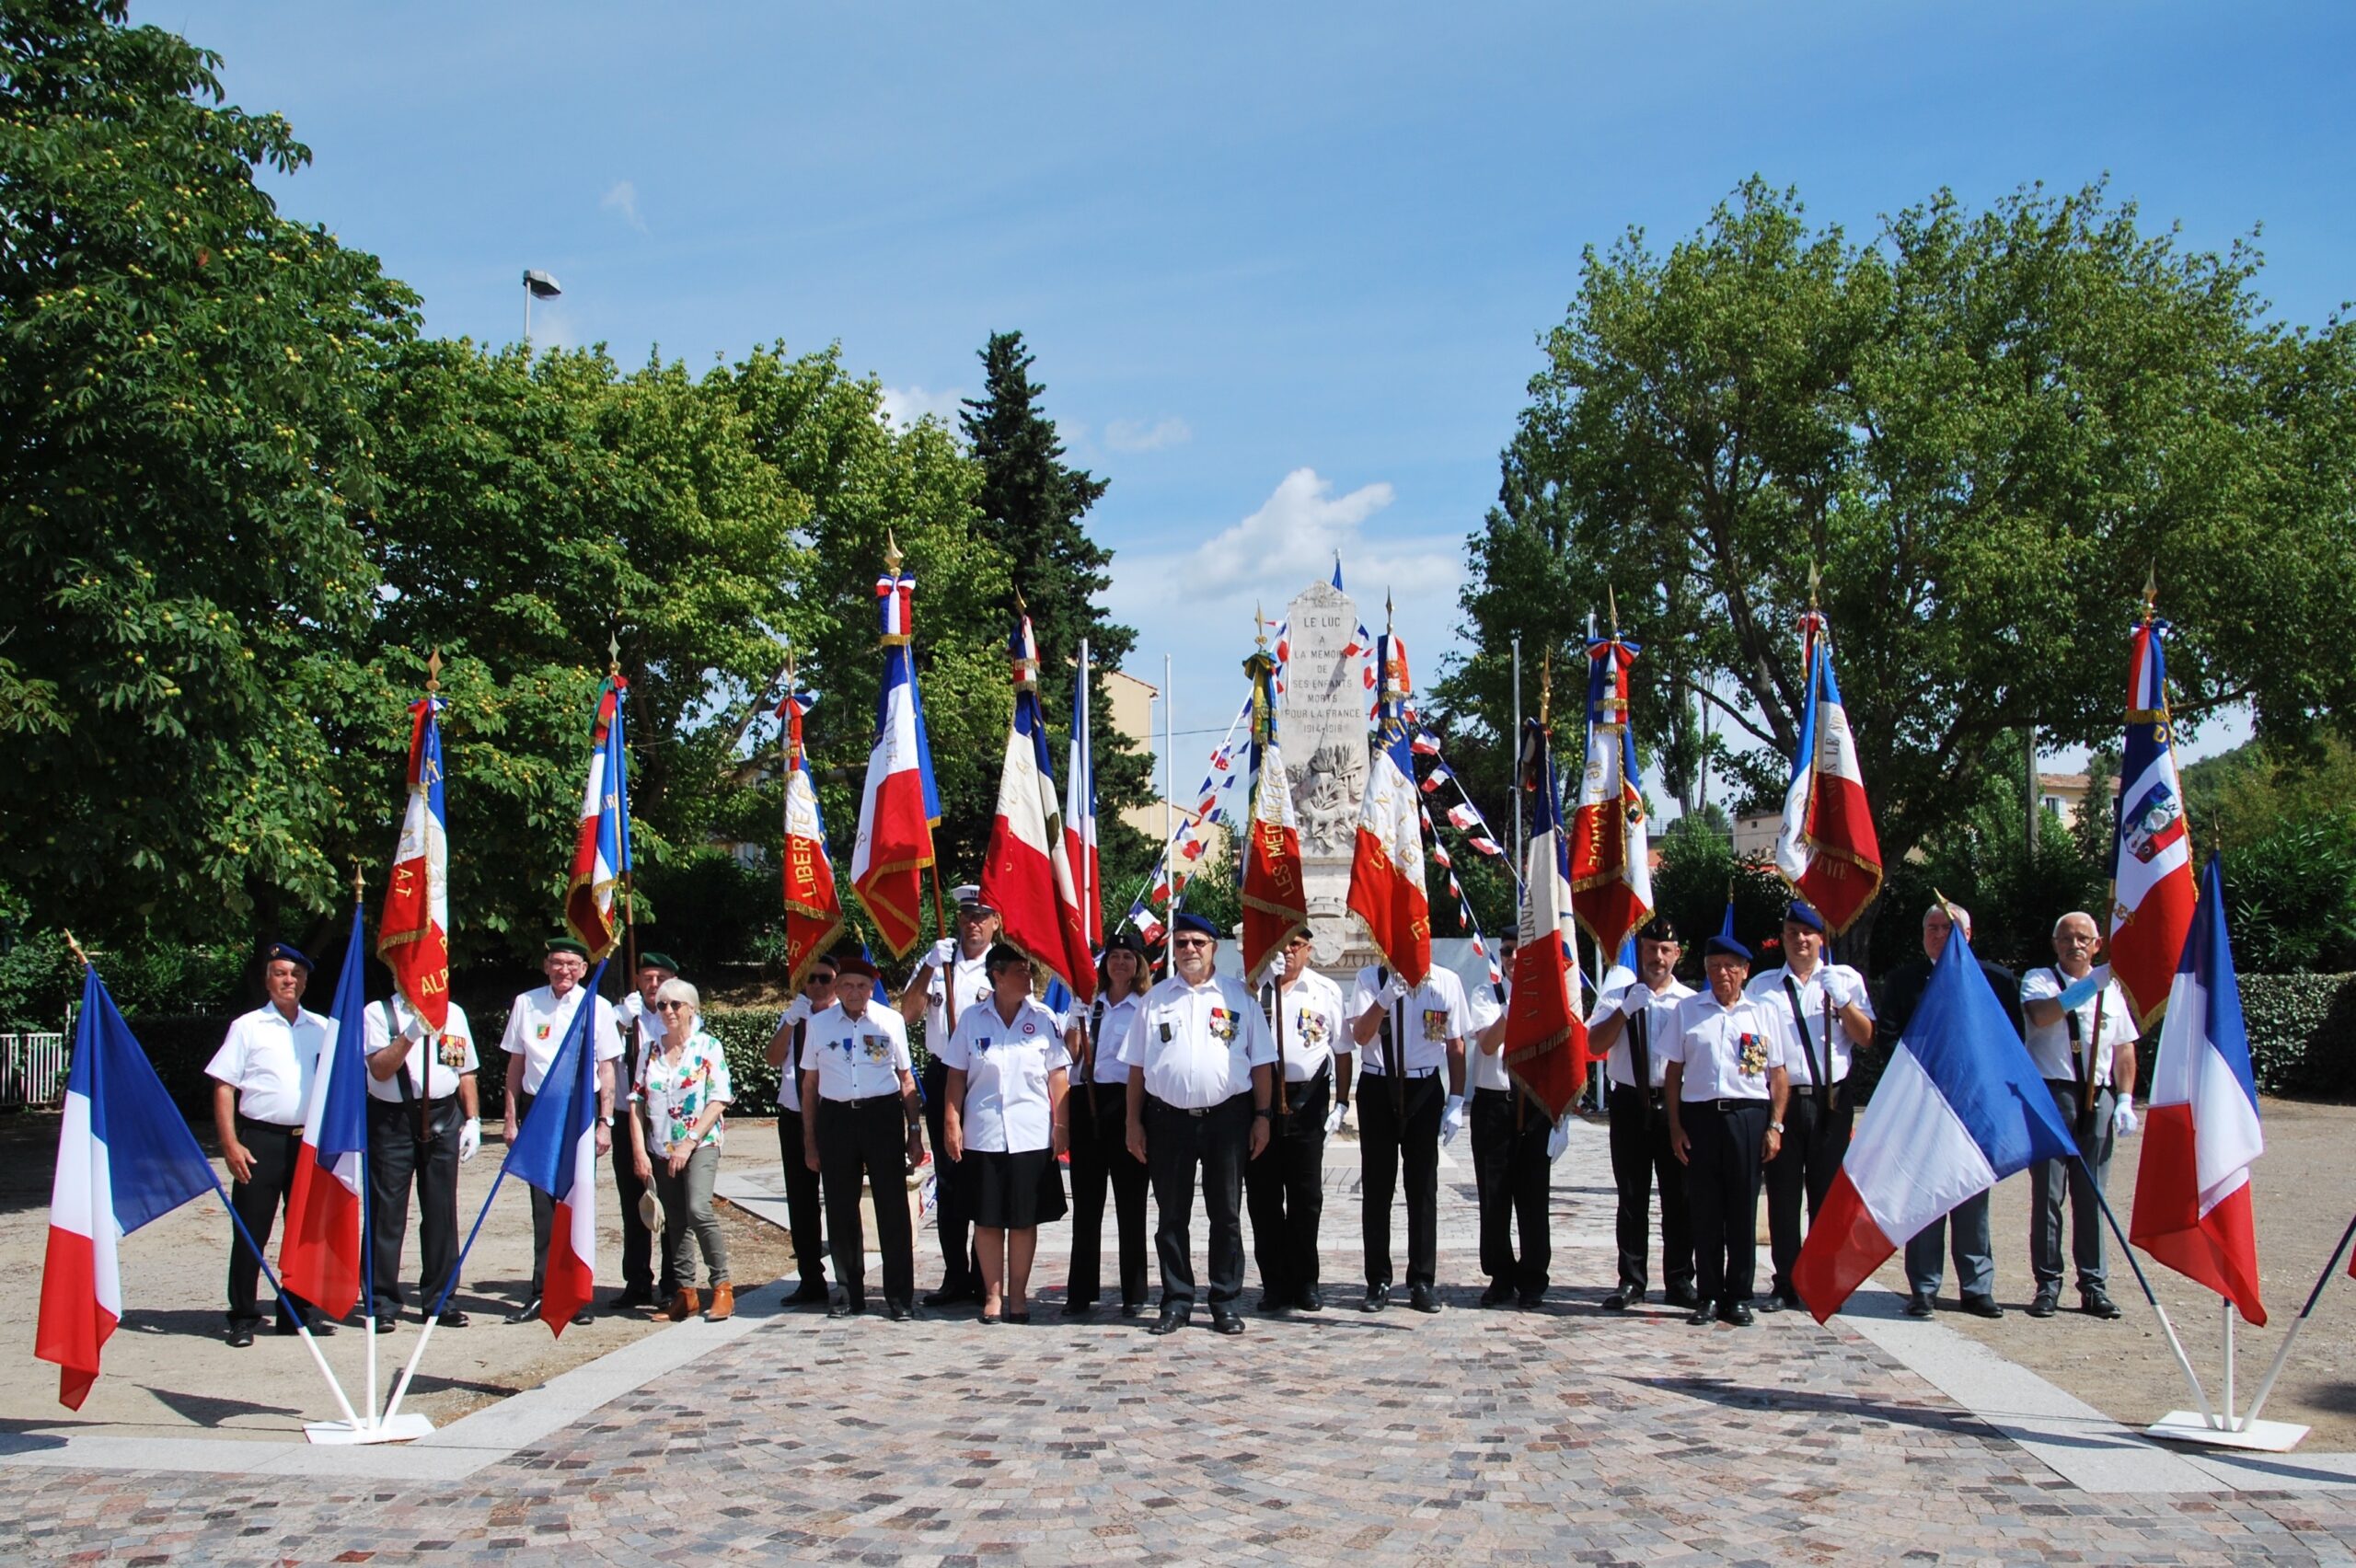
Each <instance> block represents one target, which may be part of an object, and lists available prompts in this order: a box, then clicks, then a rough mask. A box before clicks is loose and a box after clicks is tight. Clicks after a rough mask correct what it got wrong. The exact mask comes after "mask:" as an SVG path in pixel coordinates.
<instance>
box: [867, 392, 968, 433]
mask: <svg viewBox="0 0 2356 1568" xmlns="http://www.w3.org/2000/svg"><path fill="white" fill-rule="evenodd" d="M964 400H965V389H964V387H962V386H952V387H950V388H948V389H947V390H945V391H941V392H928V391H926V390H925V389H924V388H923V387H921V386H907V387H901V386H886V387H885V388H883V418H884V420H885V421H887V422H888V423H891V424H895V425H897V426H899V427H900V428H901V429H903V430H905V429H907V427H908V426H910V425H912V424H914V423H916V422H917V421H918V420H920V419H922V418H924V417H925V416H926V415H927V414H930V415H932V416H933V417H934V418H935V419H937V420H939V421H941V423H943V424H945V425H947V426H948V427H949V428H950V429H952V430H954V429H956V428H957V415H958V413H959V412H960V411H961V409H962V408H963V405H964Z"/></svg>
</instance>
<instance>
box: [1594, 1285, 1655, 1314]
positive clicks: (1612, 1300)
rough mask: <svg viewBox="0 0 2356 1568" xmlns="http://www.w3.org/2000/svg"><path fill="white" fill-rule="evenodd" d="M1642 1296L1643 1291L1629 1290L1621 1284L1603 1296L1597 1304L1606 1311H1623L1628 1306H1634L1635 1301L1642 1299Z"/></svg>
mask: <svg viewBox="0 0 2356 1568" xmlns="http://www.w3.org/2000/svg"><path fill="white" fill-rule="evenodd" d="M1644 1298H1645V1293H1644V1292H1643V1291H1641V1290H1631V1289H1629V1288H1628V1287H1627V1286H1624V1285H1623V1286H1621V1287H1620V1288H1619V1289H1617V1290H1615V1291H1613V1292H1612V1293H1611V1295H1609V1296H1607V1297H1604V1298H1603V1299H1602V1300H1601V1301H1600V1302H1599V1303H1598V1304H1597V1305H1599V1306H1600V1307H1601V1308H1602V1309H1604V1310H1605V1311H1607V1312H1625V1311H1626V1310H1627V1309H1629V1308H1631V1307H1634V1305H1635V1304H1636V1303H1637V1302H1639V1301H1642V1300H1643V1299H1644Z"/></svg>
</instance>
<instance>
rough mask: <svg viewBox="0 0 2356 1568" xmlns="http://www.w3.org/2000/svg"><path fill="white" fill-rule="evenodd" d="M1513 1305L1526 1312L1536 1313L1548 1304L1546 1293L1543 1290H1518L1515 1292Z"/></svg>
mask: <svg viewBox="0 0 2356 1568" xmlns="http://www.w3.org/2000/svg"><path fill="white" fill-rule="evenodd" d="M1513 1304H1514V1305H1515V1306H1517V1307H1519V1308H1520V1309H1522V1310H1523V1311H1525V1312H1535V1311H1536V1310H1538V1309H1539V1308H1541V1307H1543V1306H1544V1305H1545V1304H1546V1293H1545V1292H1544V1291H1542V1290H1518V1291H1516V1292H1514V1297H1513Z"/></svg>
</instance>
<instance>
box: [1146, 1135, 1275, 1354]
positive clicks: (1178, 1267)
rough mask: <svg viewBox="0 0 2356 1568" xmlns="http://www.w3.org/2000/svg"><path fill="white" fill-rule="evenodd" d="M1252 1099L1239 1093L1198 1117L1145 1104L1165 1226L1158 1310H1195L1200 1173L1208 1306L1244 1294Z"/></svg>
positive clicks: (1157, 1239)
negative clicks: (1245, 1198)
mask: <svg viewBox="0 0 2356 1568" xmlns="http://www.w3.org/2000/svg"><path fill="white" fill-rule="evenodd" d="M1252 1119H1253V1118H1252V1097H1251V1096H1250V1095H1248V1094H1239V1095H1237V1096H1235V1097H1234V1098H1233V1099H1231V1100H1227V1101H1221V1102H1220V1103H1219V1104H1217V1105H1214V1106H1212V1107H1210V1108H1209V1109H1208V1110H1207V1111H1204V1112H1201V1113H1195V1112H1193V1111H1184V1110H1181V1109H1180V1108H1178V1107H1177V1106H1175V1105H1170V1104H1166V1103H1164V1102H1163V1101H1159V1100H1156V1099H1154V1098H1153V1097H1152V1096H1151V1095H1148V1096H1147V1097H1146V1101H1145V1162H1146V1170H1148V1172H1149V1174H1150V1175H1151V1176H1152V1178H1153V1202H1154V1206H1155V1207H1157V1208H1158V1209H1160V1210H1161V1224H1160V1225H1159V1226H1157V1227H1156V1228H1155V1229H1154V1233H1153V1246H1154V1251H1155V1252H1157V1253H1158V1254H1159V1255H1160V1257H1161V1309H1162V1310H1163V1311H1164V1312H1185V1311H1187V1310H1190V1309H1192V1308H1193V1307H1194V1305H1195V1261H1194V1255H1193V1247H1194V1242H1193V1237H1192V1228H1193V1225H1194V1219H1195V1167H1196V1166H1200V1167H1201V1168H1202V1177H1203V1212H1204V1213H1205V1215H1207V1216H1208V1217H1209V1219H1210V1228H1211V1235H1210V1304H1211V1306H1212V1307H1214V1308H1221V1307H1227V1306H1229V1305H1230V1304H1231V1303H1232V1302H1233V1301H1234V1300H1235V1298H1236V1297H1239V1296H1241V1295H1242V1294H1243V1167H1244V1164H1245V1154H1246V1152H1247V1151H1248V1150H1249V1149H1250V1148H1251V1147H1252V1143H1251V1139H1252Z"/></svg>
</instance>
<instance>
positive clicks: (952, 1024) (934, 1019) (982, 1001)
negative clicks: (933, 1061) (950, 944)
mask: <svg viewBox="0 0 2356 1568" xmlns="http://www.w3.org/2000/svg"><path fill="white" fill-rule="evenodd" d="M989 958H990V954H989V950H988V949H987V948H984V949H983V950H982V953H981V956H980V957H978V958H967V957H965V956H964V954H963V953H962V952H961V953H959V954H958V955H957V956H956V957H955V958H953V959H952V960H951V961H950V964H949V971H950V972H949V974H947V975H946V976H945V977H944V976H943V975H942V974H941V971H940V970H939V969H928V970H927V971H926V972H925V975H926V978H925V983H924V1048H925V1049H926V1050H927V1051H928V1052H930V1053H931V1054H932V1055H936V1056H937V1055H940V1054H941V1047H942V1046H943V1045H945V1044H947V1043H949V1036H950V1035H951V1034H952V1033H953V1032H954V1031H955V1030H956V1027H957V1025H956V1021H955V1020H954V1019H952V1018H951V1017H950V1016H949V1015H950V1012H951V1010H952V1009H951V1008H950V1006H949V998H950V997H952V996H954V997H956V998H957V1006H956V1008H955V1009H954V1010H955V1012H956V1015H957V1017H958V1018H963V1017H964V1016H965V1014H966V1012H967V1011H969V1010H970V1009H974V1008H982V1007H987V1006H989V1000H990V969H989Z"/></svg>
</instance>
